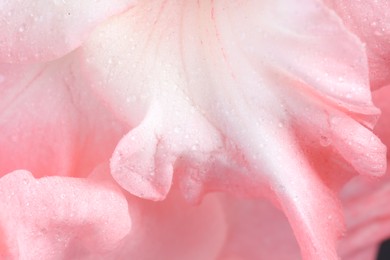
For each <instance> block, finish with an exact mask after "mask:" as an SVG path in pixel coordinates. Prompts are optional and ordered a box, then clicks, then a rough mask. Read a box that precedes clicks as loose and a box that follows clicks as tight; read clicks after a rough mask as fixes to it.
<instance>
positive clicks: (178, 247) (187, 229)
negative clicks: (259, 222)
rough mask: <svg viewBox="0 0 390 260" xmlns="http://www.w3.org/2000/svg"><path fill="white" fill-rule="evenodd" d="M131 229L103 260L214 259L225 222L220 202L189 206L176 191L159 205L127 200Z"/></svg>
mask: <svg viewBox="0 0 390 260" xmlns="http://www.w3.org/2000/svg"><path fill="white" fill-rule="evenodd" d="M128 202H129V211H130V212H131V216H132V230H131V232H130V233H129V234H128V235H127V236H126V237H125V239H124V240H123V244H122V246H121V247H119V248H118V249H117V250H115V251H113V252H112V253H110V254H107V255H105V258H104V259H186V260H187V259H188V260H198V259H216V258H217V256H218V254H219V252H220V250H221V248H222V246H223V244H224V242H225V239H226V228H227V223H226V221H225V216H224V212H223V209H222V207H221V203H220V201H219V199H218V198H217V197H216V196H214V195H210V196H207V197H206V198H205V199H204V200H203V201H202V203H200V204H199V205H190V204H189V203H187V202H186V201H185V200H183V198H182V197H181V196H180V194H179V193H178V192H177V191H173V192H171V193H170V194H169V195H168V197H167V199H166V200H164V201H161V202H151V201H146V200H141V199H138V198H134V197H132V196H129V197H128Z"/></svg>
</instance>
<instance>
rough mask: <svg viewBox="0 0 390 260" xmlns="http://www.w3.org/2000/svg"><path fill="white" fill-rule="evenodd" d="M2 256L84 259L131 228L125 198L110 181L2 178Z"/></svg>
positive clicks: (114, 242) (14, 174) (28, 176)
mask: <svg viewBox="0 0 390 260" xmlns="http://www.w3.org/2000/svg"><path fill="white" fill-rule="evenodd" d="M0 204H1V209H2V210H1V212H0V229H1V234H2V235H1V237H0V247H1V251H0V256H1V258H2V259H43V258H44V259H82V257H84V256H85V255H88V254H90V253H91V252H92V253H94V254H99V253H100V254H104V253H107V252H108V251H111V250H113V249H115V248H116V247H117V246H118V245H119V242H120V241H121V239H122V238H124V237H125V236H126V235H127V233H128V232H129V231H130V227H131V220H130V217H129V213H128V207H127V201H126V199H125V197H124V196H123V195H122V193H121V191H120V190H119V189H118V188H115V186H113V185H112V184H109V183H104V182H98V181H92V180H87V179H75V178H66V177H45V178H42V179H39V180H37V179H34V178H33V177H32V175H31V174H30V173H29V172H26V171H15V172H12V173H9V174H7V175H5V176H3V177H2V178H1V179H0Z"/></svg>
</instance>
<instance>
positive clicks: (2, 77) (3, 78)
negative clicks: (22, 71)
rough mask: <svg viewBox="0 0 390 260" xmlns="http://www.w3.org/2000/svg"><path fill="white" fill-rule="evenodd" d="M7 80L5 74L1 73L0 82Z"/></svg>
mask: <svg viewBox="0 0 390 260" xmlns="http://www.w3.org/2000/svg"><path fill="white" fill-rule="evenodd" d="M4 81H5V76H4V75H2V74H0V84H1V83H3V82H4Z"/></svg>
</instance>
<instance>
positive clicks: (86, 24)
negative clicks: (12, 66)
mask: <svg viewBox="0 0 390 260" xmlns="http://www.w3.org/2000/svg"><path fill="white" fill-rule="evenodd" d="M134 3H135V1H134V0H114V1H111V0H105V1H96V0H87V1H73V0H71V1H68V0H54V1H45V0H38V1H29V0H20V1H13V0H5V1H1V3H0V31H1V34H0V63H3V62H13V63H19V62H24V63H26V62H32V61H47V60H51V59H55V58H59V57H62V56H63V55H64V54H66V53H68V52H70V51H72V50H74V49H75V48H76V47H78V46H80V44H81V43H82V41H83V39H85V37H86V35H87V34H88V33H89V32H90V31H91V30H92V29H93V28H94V27H95V26H96V25H98V24H99V23H101V22H102V21H104V20H105V19H107V18H108V17H110V16H113V15H115V14H119V13H121V12H123V11H125V10H127V9H128V8H130V7H131V6H133V5H134ZM91 10H93V11H91Z"/></svg>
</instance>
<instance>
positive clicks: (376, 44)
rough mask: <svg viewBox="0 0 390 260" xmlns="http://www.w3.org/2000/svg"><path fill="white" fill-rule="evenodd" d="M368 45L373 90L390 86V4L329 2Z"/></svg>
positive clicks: (370, 0) (377, 0) (346, 0)
mask: <svg viewBox="0 0 390 260" xmlns="http://www.w3.org/2000/svg"><path fill="white" fill-rule="evenodd" d="M325 2H326V3H327V4H328V5H329V6H330V7H331V8H332V9H333V10H335V11H336V12H337V14H338V15H340V17H341V18H342V20H343V21H344V23H345V24H346V25H347V26H348V28H349V29H350V30H351V31H353V32H354V33H356V34H357V35H358V36H359V37H360V39H361V40H362V41H363V42H364V43H366V49H367V55H368V62H369V66H370V83H371V87H372V88H373V89H376V88H380V87H383V86H385V85H388V84H390V22H389V21H390V2H389V1H387V0H368V1H353V0H342V1H338V0H325Z"/></svg>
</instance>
